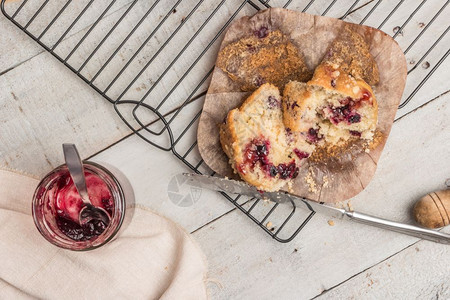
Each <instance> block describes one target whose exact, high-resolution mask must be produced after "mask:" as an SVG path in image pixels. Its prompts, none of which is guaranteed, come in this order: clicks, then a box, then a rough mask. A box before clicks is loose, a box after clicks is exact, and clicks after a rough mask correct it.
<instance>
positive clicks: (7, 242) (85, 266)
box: [0, 170, 207, 299]
mask: <svg viewBox="0 0 450 300" xmlns="http://www.w3.org/2000/svg"><path fill="white" fill-rule="evenodd" d="M37 184H38V181H37V180H36V179H33V178H30V177H26V176H23V175H19V174H16V173H13V172H8V171H2V170H0V291H1V292H0V294H1V297H0V298H3V299H18V298H45V299H57V298H58V299H75V298H76V299H160V298H161V299H205V298H207V294H206V287H205V282H204V277H205V274H206V264H205V260H204V258H203V254H202V252H201V250H200V249H199V247H198V246H197V245H196V244H195V243H194V242H193V240H191V238H190V237H189V235H188V234H187V233H186V232H184V231H183V229H181V228H180V227H179V226H177V225H176V224H175V223H173V222H172V221H170V220H168V219H166V218H164V217H161V216H159V215H157V214H155V213H153V212H151V211H149V210H146V209H145V208H143V207H135V208H130V209H129V210H130V211H131V210H134V212H133V217H132V219H131V221H130V223H129V224H128V225H127V226H126V227H125V228H123V230H122V231H121V233H120V234H119V236H118V237H117V238H116V239H115V240H114V241H112V242H110V243H109V244H107V245H105V246H103V247H101V248H99V249H96V250H93V251H88V252H73V251H69V250H63V249H60V248H58V247H56V246H53V245H51V244H50V243H49V242H47V241H46V240H45V239H44V238H43V237H42V236H41V235H40V234H39V232H38V231H37V229H36V228H35V226H34V223H33V220H32V216H31V198H32V195H33V192H34V189H35V188H36V186H37Z"/></svg>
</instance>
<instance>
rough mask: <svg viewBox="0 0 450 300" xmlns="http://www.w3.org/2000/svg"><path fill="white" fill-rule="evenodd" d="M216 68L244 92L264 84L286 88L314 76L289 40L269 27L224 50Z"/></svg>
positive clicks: (219, 56)
mask: <svg viewBox="0 0 450 300" xmlns="http://www.w3.org/2000/svg"><path fill="white" fill-rule="evenodd" d="M216 65H217V67H219V68H220V69H222V70H223V71H224V72H225V73H227V74H228V76H229V77H230V78H231V79H232V80H233V81H236V82H237V83H238V84H239V85H240V88H241V90H243V91H254V90H256V89H257V88H258V87H259V86H261V85H262V84H264V83H272V84H274V85H275V86H277V87H278V88H280V89H283V88H284V85H285V84H286V83H288V82H289V81H290V80H297V81H308V80H309V79H310V78H311V75H312V74H311V72H310V71H309V69H308V67H307V66H306V64H305V62H304V60H303V57H302V56H301V54H300V53H299V51H298V49H297V48H296V47H295V46H294V45H293V44H292V43H291V42H290V40H289V38H288V37H287V36H285V35H283V34H282V33H281V32H280V31H279V30H275V31H271V32H269V30H268V29H267V28H266V27H262V28H260V29H259V30H258V31H256V32H255V33H254V35H253V36H250V37H246V38H242V39H240V40H238V41H236V42H234V43H231V44H229V45H227V46H226V47H224V48H223V49H222V50H221V51H220V52H219V55H218V58H217V62H216Z"/></svg>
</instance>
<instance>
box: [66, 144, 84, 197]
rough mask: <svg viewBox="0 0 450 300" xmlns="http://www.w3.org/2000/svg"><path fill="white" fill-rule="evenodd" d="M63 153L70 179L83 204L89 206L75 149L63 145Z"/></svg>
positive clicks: (82, 173)
mask: <svg viewBox="0 0 450 300" xmlns="http://www.w3.org/2000/svg"><path fill="white" fill-rule="evenodd" d="M63 151H64V159H65V161H66V165H67V168H68V169H69V173H70V177H72V180H73V183H74V184H75V187H76V188H77V191H78V193H79V194H80V196H81V200H83V202H84V203H85V204H91V202H90V201H89V195H88V191H87V187H86V179H85V178H84V168H83V163H82V162H81V158H80V155H79V154H78V150H77V147H75V145H74V144H63Z"/></svg>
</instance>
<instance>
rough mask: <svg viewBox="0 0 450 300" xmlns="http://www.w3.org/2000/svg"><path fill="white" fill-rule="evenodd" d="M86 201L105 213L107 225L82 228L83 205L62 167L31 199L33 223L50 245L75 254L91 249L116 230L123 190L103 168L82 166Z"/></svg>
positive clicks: (94, 223)
mask: <svg viewBox="0 0 450 300" xmlns="http://www.w3.org/2000/svg"><path fill="white" fill-rule="evenodd" d="M83 165H84V170H85V173H84V174H85V177H86V186H87V190H88V194H89V200H90V201H91V203H92V205H94V206H96V207H101V208H103V209H105V210H106V212H107V213H108V214H109V216H110V223H109V224H104V223H103V222H102V221H99V220H91V221H89V222H88V223H86V224H84V225H83V226H81V225H80V223H79V219H78V218H79V213H80V210H81V209H82V208H83V206H84V203H83V201H82V200H81V197H80V195H79V194H78V191H77V189H76V187H75V185H74V183H73V181H72V178H71V177H70V174H69V171H68V170H67V167H66V166H65V165H62V166H60V167H58V168H56V169H55V170H53V171H52V172H50V173H49V174H47V175H46V176H45V177H44V179H42V181H41V182H40V183H39V185H38V187H37V188H36V191H35V193H34V197H33V204H32V211H33V218H34V223H35V224H36V227H37V229H38V230H39V232H40V233H41V234H42V235H43V236H44V237H45V238H46V239H47V240H48V241H49V242H51V243H52V244H54V245H56V246H58V247H61V248H65V249H70V250H75V251H83V250H91V249H95V248H97V247H100V246H102V245H104V244H105V243H107V242H108V241H110V240H111V239H112V238H113V237H114V236H115V235H116V234H117V232H118V231H119V229H120V227H121V225H122V223H123V220H124V216H125V196H124V191H123V189H122V187H121V185H120V183H119V181H118V180H117V179H116V177H115V176H114V175H113V174H112V173H111V172H110V171H108V170H107V169H106V168H105V167H103V166H101V165H99V164H96V163H93V162H85V163H83Z"/></svg>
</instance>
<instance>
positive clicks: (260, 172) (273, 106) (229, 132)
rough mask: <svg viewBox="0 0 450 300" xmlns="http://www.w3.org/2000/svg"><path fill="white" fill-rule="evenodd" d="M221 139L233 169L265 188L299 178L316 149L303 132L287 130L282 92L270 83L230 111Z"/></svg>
mask: <svg viewBox="0 0 450 300" xmlns="http://www.w3.org/2000/svg"><path fill="white" fill-rule="evenodd" d="M220 142H221V144H222V148H223V150H224V151H225V153H226V154H227V156H228V157H229V159H230V164H231V166H232V167H233V169H234V171H235V172H236V173H237V174H238V175H239V176H240V177H241V178H242V179H243V180H245V181H246V182H248V183H250V184H252V185H254V186H256V187H257V188H258V189H260V190H264V191H277V190H279V189H281V188H282V187H283V186H284V185H285V184H286V183H287V182H289V181H290V180H292V179H294V178H296V177H297V175H298V171H299V167H300V165H301V163H302V160H303V159H305V158H307V157H308V156H309V155H310V154H311V152H312V151H313V149H314V146H313V145H311V144H309V143H308V142H306V140H305V139H304V138H303V136H302V135H300V134H294V133H292V132H291V131H290V130H286V128H285V126H284V124H283V116H282V111H281V96H280V92H279V90H278V88H277V87H276V86H274V85H272V84H268V83H267V84H263V85H262V86H261V87H259V88H258V89H257V90H256V91H255V92H253V94H252V95H251V96H250V97H248V98H247V99H246V100H245V101H244V103H243V104H242V105H241V107H239V108H236V109H233V110H231V111H230V112H229V113H228V115H227V117H226V120H225V122H224V123H223V124H222V125H221V127H220Z"/></svg>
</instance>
